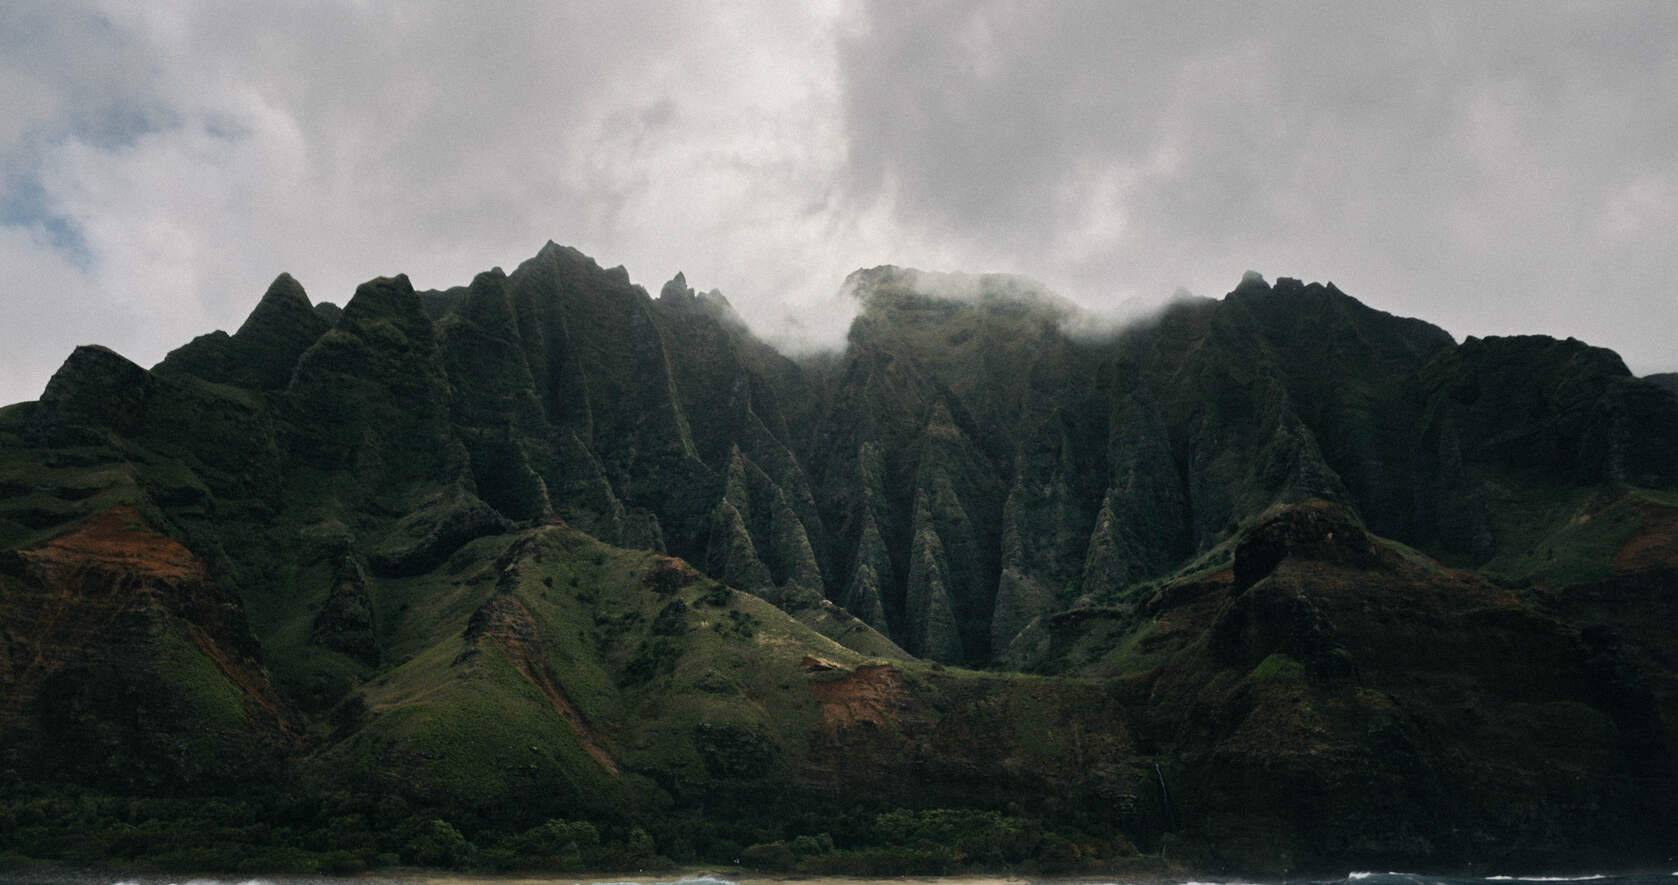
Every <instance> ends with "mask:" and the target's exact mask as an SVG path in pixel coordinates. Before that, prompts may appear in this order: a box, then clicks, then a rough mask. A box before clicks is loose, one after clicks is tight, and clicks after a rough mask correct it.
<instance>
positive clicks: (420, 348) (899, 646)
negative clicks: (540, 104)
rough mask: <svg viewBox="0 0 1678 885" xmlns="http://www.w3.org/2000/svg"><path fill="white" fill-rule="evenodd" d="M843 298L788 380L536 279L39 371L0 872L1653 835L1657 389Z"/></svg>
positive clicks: (1542, 855) (1458, 357)
mask: <svg viewBox="0 0 1678 885" xmlns="http://www.w3.org/2000/svg"><path fill="white" fill-rule="evenodd" d="M846 290H847V291H848V292H850V293H852V297H855V298H856V299H857V302H858V308H859V312H858V316H857V319H856V320H855V322H854V323H853V325H852V327H851V330H850V333H849V336H848V339H847V342H846V345H845V347H844V349H843V350H842V351H840V352H837V353H826V354H820V355H816V356H812V357H808V358H804V359H799V360H794V359H790V358H788V357H786V356H784V355H782V354H780V353H778V352H776V351H775V350H774V349H772V348H770V347H769V346H767V345H766V344H764V343H763V342H762V341H760V340H758V339H757V338H756V337H755V336H753V335H752V333H751V332H750V331H749V329H748V327H747V326H746V324H745V323H744V321H743V320H742V319H741V318H740V317H739V316H738V315H737V314H736V313H735V312H734V310H733V308H732V307H731V306H730V305H729V303H728V302H727V300H726V299H725V298H723V297H722V296H721V295H720V294H719V293H716V292H708V293H699V292H696V291H695V290H694V289H692V288H690V287H689V286H688V285H687V282H686V280H685V279H684V278H683V277H682V276H681V275H678V276H677V277H676V278H675V279H673V280H671V281H670V282H669V283H667V284H666V285H664V286H663V287H662V289H661V291H660V292H659V294H658V295H657V297H653V296H651V295H650V294H649V293H647V292H646V291H645V290H643V289H641V288H640V287H639V286H636V285H634V284H632V283H631V282H630V280H629V277H628V275H627V273H625V272H624V271H623V269H622V268H611V269H603V268H601V267H600V266H599V265H598V264H597V263H596V262H595V261H594V260H592V259H590V258H588V257H587V256H584V255H582V254H581V253H579V252H577V251H576V250H573V249H567V248H564V247H560V246H557V245H554V244H552V243H550V244H548V245H547V246H546V247H544V248H543V249H542V250H541V251H540V252H539V253H538V254H537V255H536V256H535V257H533V258H531V259H530V260H529V261H526V262H525V263H523V264H521V265H520V266H519V267H518V268H516V269H515V270H514V271H513V272H512V273H510V274H509V273H504V272H502V271H501V270H500V269H494V270H491V271H489V272H486V273H482V274H479V275H478V276H477V277H476V278H475V279H473V280H472V282H471V284H470V285H468V286H464V287H459V288H455V289H450V290H446V291H426V292H416V291H415V290H414V289H413V288H412V286H411V284H410V283H409V281H408V280H407V279H406V278H405V277H402V276H397V277H391V278H380V279H376V280H373V281H370V282H368V283H366V284H363V285H362V286H361V287H359V288H358V289H357V291H356V292H355V294H354V296H353V297H352V298H351V299H350V300H349V301H348V302H347V303H345V304H344V306H343V308H342V309H341V310H340V309H338V308H337V307H335V306H333V305H329V304H325V303H322V304H312V303H311V302H310V300H309V298H308V296H307V295H306V294H305V292H304V290H303V288H302V287H301V285H299V284H298V283H297V282H296V281H295V280H293V279H292V278H291V277H289V276H287V275H284V274H282V275H281V276H280V277H279V278H278V279H276V280H275V282H274V284H273V285H272V286H271V287H270V288H269V290H268V291H267V293H266V294H265V295H263V296H262V298H261V299H260V301H259V302H258V304H257V305H256V307H255V309H254V310H253V312H252V314H251V316H250V318H249V319H248V320H247V321H246V322H245V323H244V325H243V326H241V328H240V329H239V330H238V331H237V332H236V333H234V334H233V335H227V334H225V333H221V332H216V333H212V334H209V335H204V336H201V337H199V338H196V339H194V340H193V341H191V342H189V343H187V344H186V345H184V346H182V347H181V348H179V349H177V350H176V351H174V352H172V353H170V354H169V355H168V357H167V358H166V359H164V360H163V361H162V362H161V363H159V364H158V365H157V366H155V367H153V368H152V369H150V370H147V369H144V368H142V367H140V366H137V365H135V364H133V363H131V362H129V361H128V360H126V359H124V358H123V357H121V356H120V355H118V354H115V353H113V352H111V351H109V350H106V349H104V348H100V347H97V346H87V347H82V348H78V349H77V350H76V351H75V352H74V353H73V354H71V355H70V357H69V359H67V360H66V362H65V364H64V365H63V367H62V368H61V369H60V370H59V371H58V373H56V374H55V375H54V377H53V378H52V380H51V381H50V382H49V384H48V386H47V388H46V390H45V391H44V392H43V394H42V396H41V399H40V400H39V401H37V402H32V403H23V404H19V405H16V406H12V407H9V408H6V409H4V410H0V615H3V618H0V677H3V678H0V739H3V740H0V745H3V746H4V756H3V762H4V768H3V771H0V783H3V784H4V787H5V789H4V791H3V792H4V794H5V795H7V796H14V797H19V798H17V799H15V800H9V801H7V802H0V815H4V816H9V817H5V818H4V819H5V820H7V821H9V822H10V823H12V824H14V826H8V827H0V831H10V832H11V833H13V834H14V835H11V836H0V857H4V856H5V855H4V852H11V853H12V854H13V855H19V856H31V857H47V858H57V859H59V860H64V861H78V862H79V861H85V860H87V859H90V858H91V859H97V858H106V859H121V858H131V859H132V858H150V859H151V862H154V863H159V864H163V865H166V866H167V865H174V866H178V867H194V868H205V867H209V866H215V865H218V864H224V863H229V862H230V861H229V860H228V855H227V854H226V853H227V852H233V853H234V854H235V855H236V856H237V857H241V858H245V859H246V861H247V864H248V865H249V866H251V867H252V868H254V869H259V870H266V871H275V870H284V869H298V870H305V871H307V870H314V869H322V868H324V869H328V870H339V871H349V870H353V869H359V868H362V867H365V866H368V865H381V864H389V863H395V862H398V861H401V862H413V863H427V864H450V863H452V864H457V865H458V864H468V865H471V864H475V865H478V866H487V867H492V868H503V869H504V868H517V867H519V866H521V865H526V866H528V865H535V866H540V867H545V868H549V869H580V868H583V867H588V866H592V867H593V868H601V867H602V866H618V867H623V866H644V865H645V864H647V863H649V862H652V861H654V860H655V859H656V858H655V857H654V855H655V854H662V855H666V856H668V857H671V858H675V859H677V860H706V861H710V862H718V861H727V860H733V859H734V858H736V857H741V856H742V853H743V852H744V856H745V857H746V858H747V859H748V862H749V863H753V864H757V865H760V866H766V867H770V868H790V867H792V866H794V865H797V866H798V867H799V868H801V869H805V870H808V871H819V870H824V869H835V870H849V871H853V872H857V871H874V872H880V873H887V872H936V871H940V870H951V869H960V868H967V867H973V866H979V867H984V866H991V867H994V866H1000V865H1004V864H1013V865H1018V864H1030V865H1032V866H1031V868H1032V869H1037V870H1041V871H1054V870H1060V871H1072V870H1078V869H1111V868H1113V866H1114V865H1118V864H1132V865H1134V864H1146V863H1153V864H1158V863H1161V862H1162V861H1161V860H1160V858H1161V856H1162V855H1164V854H1165V853H1166V851H1167V848H1168V847H1169V855H1170V857H1171V858H1172V859H1173V860H1174V861H1176V862H1183V863H1190V864H1193V865H1194V866H1196V867H1197V868H1207V869H1231V870H1239V871H1244V872H1248V873H1260V872H1263V873H1273V874H1282V873H1287V872H1297V871H1301V870H1322V869H1327V868H1329V867H1335V866H1343V865H1345V864H1356V865H1364V864H1367V865H1378V864H1382V863H1385V864H1388V865H1389V866H1390V868H1395V869H1396V868H1407V869H1413V868H1442V867H1447V866H1449V867H1452V868H1457V867H1461V866H1463V865H1468V864H1479V865H1484V864H1504V865H1510V864H1514V865H1520V866H1522V867H1523V868H1533V867H1537V866H1542V865H1545V864H1548V863H1557V862H1566V863H1569V864H1574V863H1594V862H1598V861H1600V862H1602V863H1615V864H1619V865H1624V864H1625V863H1627V862H1631V861H1633V860H1639V859H1641V860H1648V861H1650V862H1653V860H1655V859H1658V858H1663V857H1664V854H1663V853H1662V852H1663V851H1665V850H1666V849H1667V848H1669V845H1668V844H1667V841H1666V840H1667V839H1668V836H1669V834H1670V832H1672V831H1673V825H1674V824H1675V823H1678V799H1675V798H1674V797H1678V756H1675V754H1674V746H1675V743H1674V740H1675V737H1678V733H1675V728H1678V667H1675V665H1674V663H1673V662H1674V661H1678V646H1675V645H1674V641H1673V639H1672V638H1671V635H1670V630H1669V625H1670V624H1671V623H1673V617H1674V616H1675V615H1678V612H1675V611H1674V610H1673V609H1674V602H1675V597H1674V588H1675V587H1678V396H1675V395H1674V392H1673V391H1672V390H1671V386H1670V385H1666V384H1663V383H1662V379H1661V378H1659V377H1653V378H1648V379H1639V378H1636V377H1634V376H1632V375H1631V373H1630V372H1629V371H1628V370H1627V369H1626V367H1625V365H1624V364H1623V362H1622V361H1621V360H1620V359H1619V357H1617V356H1616V355H1615V354H1613V353H1612V352H1610V351H1606V350H1602V349H1600V348H1594V347H1590V346H1588V345H1586V344H1584V343H1581V342H1578V341H1575V340H1572V339H1568V340H1565V341H1558V340H1554V339H1550V338H1542V337H1514V338H1485V339H1475V338H1470V339H1468V340H1466V341H1464V342H1461V343H1458V342H1457V341H1455V340H1454V339H1453V338H1452V337H1451V336H1450V335H1449V334H1447V333H1446V332H1444V331H1443V330H1441V329H1439V328H1437V327H1434V326H1431V325H1429V324H1427V323H1425V322H1422V321H1420V320H1415V319H1405V318H1399V317H1394V316H1391V315H1389V314H1386V313H1382V312H1380V311H1377V310H1374V309H1371V308H1369V307H1367V306H1365V305H1363V304H1361V303H1359V302H1358V301H1356V300H1355V299H1353V298H1351V297H1350V296H1348V295H1346V294H1344V293H1342V292H1341V291H1340V290H1339V289H1337V288H1336V287H1335V286H1334V285H1333V284H1327V285H1322V284H1317V283H1311V284H1305V283H1302V282H1299V281H1297V280H1292V279H1287V278H1282V279H1278V280H1277V281H1276V283H1275V284H1274V285H1271V284H1269V283H1267V282H1265V281H1264V280H1263V279H1262V278H1261V277H1258V276H1257V275H1256V274H1248V275H1247V276H1246V277H1244V278H1243V279H1242V281H1241V283H1240V284H1239V285H1238V286H1237V287H1236V288H1235V289H1234V290H1233V291H1232V292H1230V293H1229V294H1228V295H1227V296H1225V297H1224V298H1222V299H1216V300H1214V299H1194V298H1182V299H1179V300H1177V301H1174V302H1173V303H1171V304H1170V305H1169V306H1167V307H1165V308H1164V309H1162V310H1161V311H1160V312H1159V313H1158V314H1157V315H1154V316H1152V317H1149V318H1147V319H1144V320H1139V321H1137V322H1134V323H1132V324H1130V325H1129V326H1126V327H1124V328H1120V329H1115V330H1110V331H1106V332H1102V333H1092V332H1089V331H1087V328H1088V325H1089V324H1087V323H1086V322H1084V320H1085V318H1084V317H1082V316H1081V314H1080V311H1079V309H1078V308H1077V307H1076V306H1074V305H1072V304H1070V303H1068V302H1066V301H1064V300H1062V299H1060V298H1058V297H1056V296H1054V295H1053V294H1052V293H1049V292H1047V291H1045V290H1043V289H1042V287H1040V286H1039V285H1037V284H1035V283H1033V282H1031V281H1029V280H1025V279H1023V278H1017V277H1008V276H1000V275H977V276H975V275H959V274H932V273H925V272H920V271H914V270H909V269H904V268H896V267H878V268H872V269H866V270H860V271H858V272H856V273H855V274H853V275H852V276H851V277H850V278H849V279H848V280H847V281H846ZM963 668H972V669H963ZM63 797H82V798H81V799H79V800H71V799H65V798H63ZM278 797H285V798H284V800H283V801H280V800H279V798H278ZM268 798H273V799H274V801H268ZM55 803H58V804H55ZM66 803H67V804H66ZM87 809H92V810H87ZM147 821H150V822H151V823H150V824H147V826H150V827H151V828H152V829H151V830H147V831H146V833H147V834H146V835H144V836H143V837H142V836H141V835H136V833H137V831H136V829H135V828H136V827H137V826H139V825H140V824H142V823H145V822H147ZM160 821H161V822H163V823H159V822H160ZM170 822H172V823H170ZM142 829H144V828H142ZM589 833H593V835H592V836H590V835H589ZM823 836H825V837H826V838H825V841H824V840H823V839H822V838H820V837H823ZM8 840H9V841H8ZM41 846H46V847H45V848H42V847H41ZM54 846H57V847H54ZM218 846H219V847H218ZM748 848H749V849H750V850H749V851H748V850H747V849H748ZM217 851H220V852H223V854H217V853H216V852H217ZM1150 857H1151V858H1152V860H1149V859H1148V858H1150Z"/></svg>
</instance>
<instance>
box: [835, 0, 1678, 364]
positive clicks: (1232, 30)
mask: <svg viewBox="0 0 1678 885" xmlns="http://www.w3.org/2000/svg"><path fill="white" fill-rule="evenodd" d="M1185 12H1187V13H1188V14H1187V15H1185ZM864 19H865V24H864V25H863V26H861V27H859V28H857V29H856V31H855V33H854V34H853V35H852V36H850V37H849V38H848V39H846V40H845V41H843V42H842V44H841V50H840V57H841V59H842V71H843V73H844V77H845V82H846V89H845V90H844V95H845V101H846V105H845V114H846V120H847V123H848V127H847V135H848V137H849V138H850V139H851V149H850V162H849V164H848V166H847V175H848V177H849V180H850V183H851V186H852V187H853V188H854V189H856V190H857V191H858V192H859V193H863V194H869V195H872V196H874V197H875V198H876V199H879V200H882V201H889V202H890V204H891V205H892V207H893V212H894V216H895V217H896V218H897V220H899V221H900V222H901V223H903V224H905V225H908V226H910V227H912V228H913V229H915V230H917V231H920V232H923V233H924V234H925V235H928V236H934V237H938V238H944V239H948V240H950V241H953V242H956V243H959V244H960V247H959V252H960V257H961V258H962V259H963V260H967V261H975V260H977V261H984V260H986V259H987V258H988V259H989V261H990V262H991V266H993V267H994V266H996V265H998V264H1003V265H1006V266H1007V267H1008V268H1009V269H1020V270H1026V271H1029V272H1031V273H1034V274H1036V275H1038V276H1040V277H1042V278H1043V279H1045V280H1046V281H1047V282H1049V283H1050V284H1051V285H1054V286H1057V287H1060V288H1062V289H1063V291H1066V292H1067V293H1068V294H1071V295H1073V296H1075V297H1078V298H1080V299H1081V300H1084V301H1085V302H1086V303H1100V302H1103V301H1107V300H1112V299H1115V298H1121V297H1125V296H1133V295H1138V294H1147V295H1152V294H1159V293H1163V292H1166V291H1170V290H1171V289H1172V288H1173V287H1174V286H1176V285H1178V284H1186V285H1188V286H1189V287H1190V288H1192V289H1195V290H1197V291H1208V292H1219V291H1223V290H1225V289H1227V288H1228V287H1229V285H1231V284H1232V283H1233V282H1234V280H1235V278H1236V275H1237V274H1239V272H1240V270H1241V269H1242V268H1246V267H1256V268H1260V269H1263V270H1266V271H1267V272H1269V273H1272V274H1287V275H1290V276H1306V277H1309V278H1321V279H1328V278H1333V279H1336V280H1337V281H1339V282H1340V284H1341V285H1342V286H1343V287H1344V288H1346V289H1347V290H1348V291H1350V292H1352V293H1353V294H1355V295H1358V296H1360V297H1362V298H1364V299H1365V300H1368V301H1370V302H1372V303H1374V304H1376V305H1377V306H1379V307H1383V308H1386V309H1389V310H1394V311H1398V312H1404V313H1411V314H1416V315H1421V316H1423V317H1425V318H1428V319H1431V320H1433V321H1435V322H1439V323H1441V324H1443V325H1445V326H1446V327H1447V328H1450V329H1452V330H1453V331H1455V332H1457V333H1458V334H1466V333H1480V334H1485V333H1492V332H1515V331H1542V332H1550V333H1555V334H1576V335H1579V336H1581V337H1587V338H1589V339H1590V340H1594V341H1596V342H1598V343H1602V344H1605V345H1608V346H1613V347H1617V348H1619V349H1620V350H1621V351H1622V352H1623V353H1624V355H1626V356H1627V357H1628V358H1629V359H1630V361H1631V362H1632V363H1633V365H1634V367H1638V368H1641V369H1645V370H1649V369H1655V368H1663V367H1671V366H1673V365H1674V364H1678V352H1675V351H1674V349H1673V348H1672V347H1671V345H1670V344H1669V343H1668V341H1667V336H1666V335H1665V334H1664V331H1657V330H1665V329H1670V328H1675V327H1678V303H1675V301H1674V298H1673V296H1672V295H1671V294H1670V292H1669V291H1666V287H1664V286H1663V285H1662V284H1661V281H1662V280H1664V279H1670V278H1672V276H1673V274H1674V272H1675V271H1678V257H1675V256H1678V250H1673V249H1671V248H1670V245H1669V241H1670V234H1669V231H1670V230H1671V227H1670V224H1669V222H1670V221H1671V220H1672V217H1673V216H1672V211H1673V210H1672V208H1671V207H1672V205H1673V204H1672V203H1671V202H1670V200H1669V198H1670V197H1672V196H1678V193H1674V191H1673V188H1674V187H1675V186H1678V140H1675V138H1674V136H1675V135H1678V128H1675V127H1678V100H1675V99H1674V95H1678V92H1675V91H1674V90H1675V87H1678V67H1675V65H1678V62H1675V60H1674V56H1673V54H1672V53H1671V52H1670V49H1669V47H1670V46H1671V45H1673V41H1674V39H1675V38H1678V10H1675V9H1674V8H1673V7H1671V6H1670V5H1659V4H1595V5H1579V6H1572V7H1568V8H1566V9H1563V10H1559V11H1551V10H1538V9H1536V8H1534V7H1532V6H1530V4H1526V5H1522V4H1503V5H1493V4H1468V5H1463V4H1452V5H1446V4H1419V5H1405V6H1392V7H1387V8H1384V9H1372V8H1370V7H1369V6H1368V5H1353V4H1318V5H1300V4H1286V5H1279V4H1241V5H1239V6H1232V5H1225V6H1220V7H1210V6H1207V5H1198V4H1197V5H1193V6H1192V7H1190V8H1187V9H1185V7H1184V6H1183V5H1182V4H1142V5H1132V4H1108V3H1093V2H1092V3H1060V4H1054V5H1052V6H1051V5H1038V4H1015V3H1001V2H993V3H965V4H946V5H941V6H935V7H929V6H921V5H913V4H894V3H875V4H871V5H870V6H868V8H867V13H866V15H865V16H864ZM1633 207H1635V208H1633Z"/></svg>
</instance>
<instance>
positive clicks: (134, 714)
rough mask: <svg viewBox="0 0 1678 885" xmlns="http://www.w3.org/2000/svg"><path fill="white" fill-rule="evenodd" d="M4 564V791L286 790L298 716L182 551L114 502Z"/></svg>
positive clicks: (237, 614)
mask: <svg viewBox="0 0 1678 885" xmlns="http://www.w3.org/2000/svg"><path fill="white" fill-rule="evenodd" d="M4 557H5V559H4V567H3V568H0V625H4V626H3V627H0V685H4V686H5V687H6V691H5V693H4V695H3V696H0V742H3V743H4V745H5V746H6V748H7V749H6V769H7V771H6V777H7V779H8V780H12V781H16V780H17V779H19V778H20V777H30V778H31V779H33V778H36V777H42V776H43V775H44V778H43V779H44V780H45V781H46V782H47V783H51V784H54V785H60V786H68V785H92V786H97V787H101V788H104V789H110V790H117V791H132V792H145V793H151V794H154V795H156V794H176V793H178V794H185V795H199V796H202V795H215V794H218V793H224V792H226V791H229V790H233V789H244V788H251V787H253V786H260V787H273V786H277V785H278V784H280V783H282V782H283V781H284V777H285V775H284V772H285V769H286V767H287V766H288V765H289V762H290V759H289V757H290V756H291V754H292V753H294V752H295V750H296V748H297V747H298V745H299V742H298V734H297V726H298V723H297V720H296V717H295V714H293V712H292V711H291V710H290V709H289V705H288V704H287V703H286V702H285V701H284V700H283V699H282V698H281V697H280V696H279V695H278V693H276V692H275V691H274V689H273V687H272V686H271V685H270V684H269V681H268V678H267V674H266V672H264V670H263V669H262V665H261V663H260V661H259V660H258V654H259V650H258V648H257V644H256V642H255V640H254V639H253V637H252V636H251V634H250V631H249V628H248V627H247V626H246V624H245V621H244V618H243V616H242V613H241V611H240V609H239V607H238V605H237V604H236V603H232V602H231V601H230V600H229V599H228V598H227V597H226V596H224V595H223V594H222V593H221V592H220V591H219V590H218V589H217V588H216V587H215V586H214V585H213V584H212V583H211V582H210V581H209V579H208V576H207V575H206V573H205V569H204V565H203V563H201V562H199V561H198V559H197V558H196V557H194V556H193V555H192V554H191V553H190V552H189V551H188V550H187V549H186V548H184V547H182V546H181V545H180V544H178V543H176V542H174V541H172V540H170V539H169V538H166V537H164V536H162V535H160V534H158V533H156V532H155V531H152V530H151V529H150V528H149V527H147V526H146V525H145V523H144V522H143V521H142V520H141V518H140V517H139V516H138V515H137V514H136V513H135V512H134V511H133V510H131V509H129V508H127V507H121V506H118V507H113V508H111V509H109V510H106V511H104V512H103V513H101V514H99V515H97V516H95V517H93V518H91V519H89V520H86V521H84V522H82V523H80V524H79V525H77V526H76V527H75V528H74V529H72V530H71V531H69V532H68V533H67V534H64V535H61V536H59V537H56V538H54V539H52V540H50V541H48V542H46V543H43V544H39V545H35V546H30V547H26V548H23V549H19V550H16V551H7V552H6V553H5V554H4ZM25 772H32V773H34V774H33V775H28V774H25Z"/></svg>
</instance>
